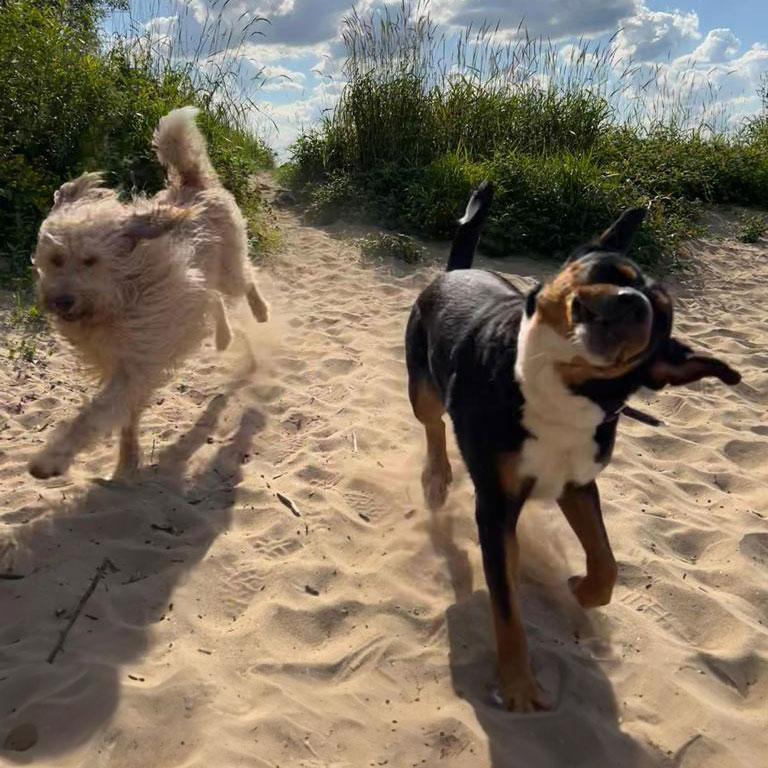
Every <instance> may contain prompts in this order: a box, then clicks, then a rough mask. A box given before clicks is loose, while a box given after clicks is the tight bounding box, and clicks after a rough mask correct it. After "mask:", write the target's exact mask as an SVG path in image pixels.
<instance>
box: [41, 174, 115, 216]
mask: <svg viewBox="0 0 768 768" xmlns="http://www.w3.org/2000/svg"><path fill="white" fill-rule="evenodd" d="M103 183H104V179H103V177H102V175H101V174H100V173H84V174H83V175H82V176H78V177H77V178H76V179H74V180H73V181H68V182H67V183H66V184H62V185H61V186H60V187H59V188H58V189H57V190H56V191H55V192H54V193H53V207H54V209H56V208H61V207H62V206H63V205H69V204H70V203H74V202H75V200H79V199H81V198H83V197H86V196H87V195H93V194H94V193H96V194H95V196H96V197H104V196H105V195H108V194H111V192H110V191H109V190H108V189H102V188H101V185H102V184H103Z"/></svg>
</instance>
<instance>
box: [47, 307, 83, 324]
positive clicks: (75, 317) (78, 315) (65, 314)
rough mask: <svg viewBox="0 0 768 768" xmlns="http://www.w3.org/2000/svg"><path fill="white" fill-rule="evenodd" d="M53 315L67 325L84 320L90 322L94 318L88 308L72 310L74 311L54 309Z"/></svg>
mask: <svg viewBox="0 0 768 768" xmlns="http://www.w3.org/2000/svg"><path fill="white" fill-rule="evenodd" d="M52 311H53V314H54V315H55V316H56V319H57V320H61V321H63V322H65V323H76V322H79V321H82V320H88V319H89V318H90V317H92V316H93V313H92V312H91V311H90V310H89V309H87V308H84V307H83V308H80V307H76V308H72V309H53V310H52Z"/></svg>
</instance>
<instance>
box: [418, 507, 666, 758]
mask: <svg viewBox="0 0 768 768" xmlns="http://www.w3.org/2000/svg"><path fill="white" fill-rule="evenodd" d="M429 533H430V538H431V540H432V545H433V547H434V549H435V551H436V552H437V554H438V555H439V556H441V557H442V558H444V560H445V562H446V564H447V567H448V571H449V574H450V579H451V583H452V586H453V590H454V596H455V602H454V604H453V605H451V606H450V607H449V608H448V609H447V611H446V625H447V632H448V640H449V645H450V669H451V679H452V684H453V688H454V690H455V692H456V694H457V695H458V696H459V697H460V698H462V699H464V700H466V701H468V702H469V703H470V704H471V705H472V707H473V708H474V710H475V715H476V717H477V720H478V723H479V724H480V726H481V727H482V728H483V730H484V731H485V733H486V735H487V738H488V746H489V751H490V756H491V761H490V768H533V767H534V766H535V768H661V766H664V765H666V764H667V763H666V762H665V760H664V758H663V757H662V756H661V755H655V754H652V753H651V752H650V751H649V750H648V749H647V748H644V747H642V746H641V745H640V744H638V743H637V742H636V741H634V740H633V739H632V738H631V737H630V736H628V735H627V734H625V733H623V732H622V731H621V729H620V727H619V719H618V718H619V714H618V707H617V704H616V699H615V697H614V694H613V689H612V687H611V684H610V682H609V680H608V678H607V677H606V675H605V673H604V672H603V670H602V669H601V668H600V665H599V663H598V662H597V661H596V660H595V659H594V658H592V656H591V655H590V654H588V653H585V652H584V650H583V649H582V648H580V647H579V646H578V645H576V644H575V643H574V623H573V622H574V619H576V621H577V627H578V630H577V631H578V634H579V635H580V637H581V638H582V640H586V641H587V642H589V640H590V635H591V636H592V638H593V639H595V640H596V643H597V645H601V644H602V645H605V644H606V641H605V640H598V639H597V638H595V632H594V628H593V627H592V625H591V622H590V620H589V618H588V617H587V615H586V614H585V613H584V612H583V611H581V610H580V609H579V608H578V606H576V605H575V604H574V606H573V611H571V613H572V615H571V616H569V615H567V613H568V612H567V611H564V610H563V606H562V601H558V600H557V599H556V598H555V596H554V595H553V594H552V590H551V589H548V588H546V587H544V586H541V585H536V584H531V583H528V582H524V584H523V589H522V597H523V612H524V615H525V618H526V630H527V632H528V637H529V643H530V646H531V656H532V660H533V668H534V672H535V674H536V677H537V679H538V680H539V682H540V684H541V685H542V688H543V689H544V692H545V696H546V698H547V701H548V702H549V704H550V705H551V710H550V711H547V712H539V713H534V714H514V713H510V712H508V711H506V710H505V709H503V708H502V707H501V706H500V705H499V704H498V703H496V701H495V696H494V690H493V687H492V686H491V685H489V684H490V683H491V681H493V680H494V679H495V668H496V667H495V665H496V650H495V647H494V641H493V638H492V635H493V632H492V629H491V627H492V619H491V611H490V603H489V597H488V593H487V591H486V590H485V584H484V583H482V584H473V570H472V566H471V563H470V560H469V556H468V554H467V552H466V551H465V550H464V549H462V547H460V546H459V545H457V543H456V541H455V539H454V536H453V522H452V518H451V515H450V512H449V510H447V509H445V510H441V511H440V512H438V513H434V514H431V515H430V521H429ZM478 587H479V588H478ZM558 603H560V604H558Z"/></svg>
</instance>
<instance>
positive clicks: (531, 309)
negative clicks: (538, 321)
mask: <svg viewBox="0 0 768 768" xmlns="http://www.w3.org/2000/svg"><path fill="white" fill-rule="evenodd" d="M541 289H542V285H541V283H536V285H534V286H533V288H531V290H530V291H528V293H527V294H526V295H525V316H526V317H529V318H530V317H533V315H534V313H535V312H536V297H537V296H538V295H539V292H540V291H541Z"/></svg>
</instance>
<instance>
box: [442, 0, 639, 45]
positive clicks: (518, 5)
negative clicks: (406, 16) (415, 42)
mask: <svg viewBox="0 0 768 768" xmlns="http://www.w3.org/2000/svg"><path fill="white" fill-rule="evenodd" d="M638 5H639V0H568V2H563V0H515V1H514V2H513V1H512V0H433V3H432V5H431V8H432V11H433V15H434V16H435V19H436V20H438V21H440V22H442V23H444V24H450V25H454V26H460V27H465V26H467V25H468V24H473V25H474V26H475V27H479V26H482V25H483V24H486V23H487V24H490V25H491V26H495V24H496V23H497V22H498V23H499V26H500V29H501V30H502V31H504V32H507V33H511V34H515V33H516V32H517V28H518V26H519V25H520V23H521V22H523V23H524V26H525V27H526V28H527V29H528V31H529V32H530V33H531V34H532V35H544V36H546V37H549V38H551V39H552V40H559V39H564V38H567V37H595V36H597V35H600V34H602V33H605V32H608V33H611V32H615V31H616V29H617V28H618V26H619V22H620V21H621V20H622V19H625V18H627V17H629V16H632V15H633V14H634V13H635V12H636V10H637V7H638Z"/></svg>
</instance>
